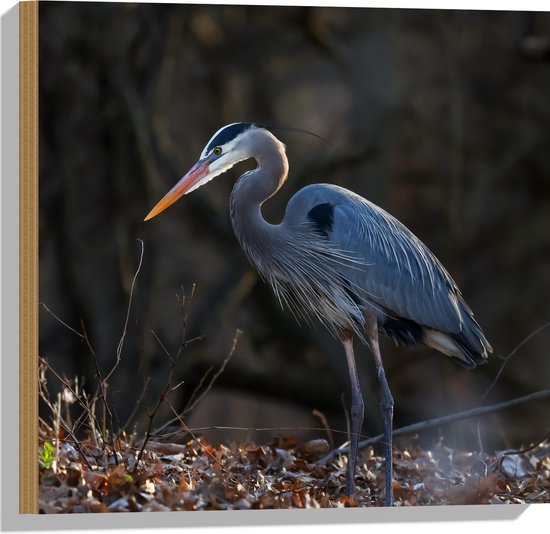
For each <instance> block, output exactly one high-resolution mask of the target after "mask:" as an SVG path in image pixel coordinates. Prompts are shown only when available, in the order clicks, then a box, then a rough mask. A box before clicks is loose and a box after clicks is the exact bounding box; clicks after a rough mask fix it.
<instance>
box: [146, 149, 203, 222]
mask: <svg viewBox="0 0 550 534" xmlns="http://www.w3.org/2000/svg"><path fill="white" fill-rule="evenodd" d="M209 163H210V162H209V161H207V160H206V159H203V160H200V161H198V162H197V163H196V164H195V165H194V166H193V168H192V169H191V170H190V171H189V172H188V173H187V174H186V175H185V176H184V177H183V178H182V179H181V180H180V181H179V182H178V183H177V184H176V185H175V186H174V187H172V189H170V191H168V193H166V195H164V197H163V198H162V199H161V200H160V201H159V203H158V204H157V205H156V206H155V207H154V208H153V209H152V210H151V211H150V212H149V215H147V217H145V219H143V220H144V221H148V220H149V219H152V218H153V217H156V216H157V215H158V214H159V213H160V212H162V211H164V210H165V209H166V208H167V207H168V206H171V205H172V204H173V203H174V202H175V201H176V200H178V199H179V198H181V197H182V196H183V195H185V193H187V192H188V191H189V190H190V189H192V188H193V187H194V186H196V185H197V184H198V183H199V182H200V181H201V180H202V179H203V178H204V177H205V176H207V175H208V170H209V169H208V165H209Z"/></svg>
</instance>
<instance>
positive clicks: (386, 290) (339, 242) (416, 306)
mask: <svg viewBox="0 0 550 534" xmlns="http://www.w3.org/2000/svg"><path fill="white" fill-rule="evenodd" d="M319 206H327V209H326V210H325V212H324V213H321V211H320V210H319V219H318V221H319V222H318V224H319V225H321V226H322V227H319V228H318V229H319V230H321V231H322V232H323V233H324V234H325V236H326V237H327V238H328V240H329V241H330V243H332V244H333V245H334V247H335V248H336V249H338V250H339V251H346V252H348V253H349V254H350V255H351V256H352V257H353V258H356V260H357V261H354V262H353V263H351V264H349V265H342V276H343V277H344V278H345V279H346V280H347V281H348V282H349V283H350V284H351V287H352V290H353V291H355V292H356V293H357V294H358V295H359V296H360V297H361V298H364V299H366V300H368V301H369V302H371V303H372V304H373V305H374V306H375V307H376V308H377V309H379V310H380V309H381V308H382V311H383V312H384V313H387V314H388V315H390V316H392V315H394V316H396V317H403V318H406V319H409V320H412V321H415V322H416V323H418V324H420V325H422V326H425V327H428V328H432V329H434V330H440V331H443V332H448V333H458V332H460V331H461V329H462V324H463V318H465V315H464V314H466V315H469V316H470V317H472V316H473V314H472V312H471V310H470V309H469V308H468V306H467V305H466V303H465V302H464V300H463V299H462V297H461V295H460V291H459V289H458V287H457V285H456V284H455V282H454V281H453V279H452V278H451V276H450V275H449V274H448V273H447V271H446V270H445V269H444V267H443V266H442V265H441V264H440V262H439V261H438V260H437V258H436V257H435V256H434V255H433V254H432V253H431V252H430V251H429V249H428V248H427V247H426V246H425V245H424V244H423V243H422V242H421V241H420V240H419V239H418V238H417V237H416V236H415V235H414V234H412V232H410V230H408V229H407V228H406V227H405V226H404V225H403V224H401V223H400V222H399V221H398V220H397V219H395V218H394V217H392V216H391V215H390V214H389V213H387V212H385V211H384V210H383V209H381V208H379V207H378V206H376V205H375V204H373V203H371V202H369V201H368V200H366V199H364V198H362V197H360V196H359V195H356V194H355V193H353V192H351V191H348V190H347V189H344V188H341V187H338V186H334V185H330V184H315V185H312V186H308V187H305V188H304V189H302V190H301V191H299V192H298V193H297V194H296V195H295V196H294V197H293V198H292V199H291V201H290V202H289V204H288V207H287V217H285V219H287V218H288V219H289V220H291V219H292V218H293V216H294V215H293V214H298V213H301V214H309V213H310V212H311V210H315V209H319V208H318V207H319ZM328 206H330V209H329V208H328ZM323 217H324V219H323Z"/></svg>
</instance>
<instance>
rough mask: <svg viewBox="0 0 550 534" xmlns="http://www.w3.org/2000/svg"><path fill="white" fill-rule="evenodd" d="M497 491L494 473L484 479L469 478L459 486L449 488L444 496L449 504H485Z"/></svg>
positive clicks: (496, 480)
mask: <svg viewBox="0 0 550 534" xmlns="http://www.w3.org/2000/svg"><path fill="white" fill-rule="evenodd" d="M497 491H498V479H497V475H496V474H495V473H490V474H489V475H488V476H486V477H474V476H473V477H470V478H467V479H466V482H465V483H464V484H463V485H461V486H453V487H452V488H449V489H448V490H447V491H446V492H445V494H446V496H447V499H448V500H449V504H487V503H488V502H489V501H490V499H491V497H492V496H493V495H494V494H495V493H496V492H497Z"/></svg>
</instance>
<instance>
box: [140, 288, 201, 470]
mask: <svg viewBox="0 0 550 534" xmlns="http://www.w3.org/2000/svg"><path fill="white" fill-rule="evenodd" d="M194 291H195V285H194V284H193V286H192V289H191V298H189V300H186V298H185V292H184V290H183V288H182V298H181V301H180V300H179V298H178V301H179V302H181V314H182V333H181V335H182V338H181V343H180V347H179V349H178V352H177V353H176V355H175V356H174V357H172V356H171V355H170V353H169V352H168V350H167V349H166V348H165V347H164V345H163V344H162V342H161V341H160V339H159V338H158V337H157V335H156V334H155V333H154V332H153V335H154V336H155V338H156V339H157V341H158V342H159V344H160V346H161V347H162V348H163V350H164V352H165V353H166V354H167V356H168V358H169V360H170V365H169V371H168V378H167V379H166V384H165V386H164V389H163V390H162V392H161V393H160V396H159V398H158V401H157V403H156V405H155V407H154V408H153V410H152V411H151V410H149V406H147V417H148V418H149V424H148V426H147V430H146V432H145V437H144V438H143V443H142V444H141V447H140V449H139V452H138V454H137V457H136V464H135V466H134V469H133V471H136V470H137V468H138V466H139V462H140V460H141V457H142V456H143V453H144V451H145V447H146V445H147V442H148V441H149V439H150V438H151V435H152V434H153V422H154V420H155V417H156V415H157V413H158V411H159V410H160V407H161V406H162V404H163V403H164V402H167V403H168V396H169V395H170V394H171V393H172V391H173V386H172V378H173V376H174V370H175V368H176V365H177V363H178V360H179V358H180V356H181V354H182V352H183V348H184V347H185V346H186V340H185V335H186V329H187V319H188V315H189V307H190V305H191V302H192V298H193V294H194ZM146 389H147V388H146Z"/></svg>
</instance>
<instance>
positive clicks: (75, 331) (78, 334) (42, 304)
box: [40, 302, 84, 339]
mask: <svg viewBox="0 0 550 534" xmlns="http://www.w3.org/2000/svg"><path fill="white" fill-rule="evenodd" d="M40 305H41V306H42V307H43V308H44V309H45V310H46V311H47V312H48V313H49V314H50V315H51V316H52V317H53V318H54V319H56V320H57V321H58V322H59V323H61V324H62V325H63V326H64V327H65V328H68V329H69V330H70V331H71V332H73V334H76V335H77V336H78V337H79V338H81V339H84V336H83V335H82V334H81V333H80V332H78V331H77V330H75V329H74V328H73V327H72V326H69V325H68V324H67V323H65V322H64V321H62V320H61V319H60V318H59V317H58V316H57V315H56V314H55V313H54V312H53V311H52V310H50V308H48V306H46V305H45V304H44V303H43V302H41V303H40Z"/></svg>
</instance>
